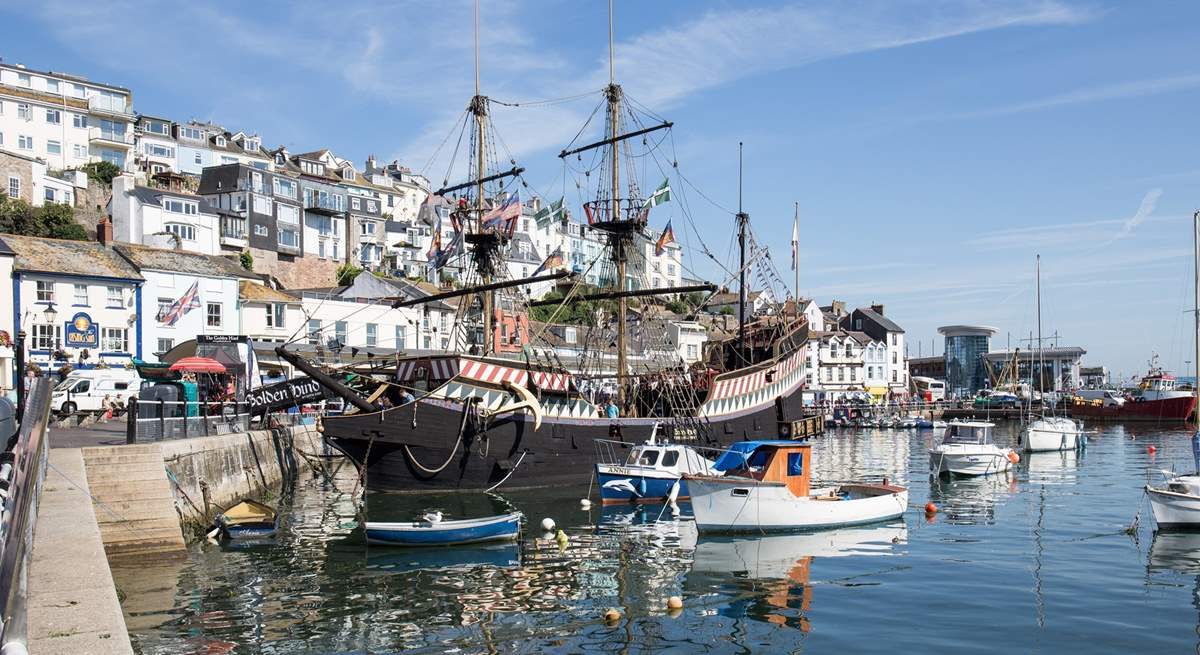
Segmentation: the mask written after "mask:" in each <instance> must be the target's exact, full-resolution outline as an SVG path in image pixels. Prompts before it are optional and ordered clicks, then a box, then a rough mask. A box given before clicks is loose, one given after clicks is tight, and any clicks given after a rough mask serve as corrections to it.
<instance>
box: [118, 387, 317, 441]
mask: <svg viewBox="0 0 1200 655" xmlns="http://www.w3.org/2000/svg"><path fill="white" fill-rule="evenodd" d="M315 422H316V413H314V412H294V413H288V412H277V413H271V414H267V415H266V416H261V415H254V416H251V414H250V405H249V404H248V403H244V402H239V403H228V402H226V403H219V402H210V403H205V402H199V401H194V400H193V401H168V400H138V399H136V398H133V399H131V400H130V401H129V411H128V413H127V414H126V424H125V443H130V444H134V443H150V442H155V441H169V440H173V439H190V438H192V437H208V436H215V435H222V434H233V433H238V432H248V431H250V430H258V429H267V428H274V427H290V426H293V425H311V424H313V423H315Z"/></svg>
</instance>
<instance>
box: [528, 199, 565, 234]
mask: <svg viewBox="0 0 1200 655" xmlns="http://www.w3.org/2000/svg"><path fill="white" fill-rule="evenodd" d="M563 200H565V198H559V199H558V200H555V201H554V202H552V203H550V204H549V205H543V206H542V208H541V209H539V210H538V211H537V213H536V214H534V215H533V220H535V221H537V226H538V227H546V226H548V225H550V223H552V222H554V221H556V220H561V219H562V217H563Z"/></svg>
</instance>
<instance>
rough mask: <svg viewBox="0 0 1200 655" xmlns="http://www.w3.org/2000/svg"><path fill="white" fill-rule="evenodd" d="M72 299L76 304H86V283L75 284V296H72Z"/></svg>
mask: <svg viewBox="0 0 1200 655" xmlns="http://www.w3.org/2000/svg"><path fill="white" fill-rule="evenodd" d="M73 300H74V302H75V304H76V305H85V306H86V305H87V304H88V292H87V285H86V284H76V285H75V297H74V298H73Z"/></svg>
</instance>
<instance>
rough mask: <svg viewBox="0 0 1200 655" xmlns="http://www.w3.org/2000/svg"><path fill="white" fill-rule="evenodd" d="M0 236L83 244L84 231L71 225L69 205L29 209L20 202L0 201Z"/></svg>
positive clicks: (56, 204) (77, 224) (72, 221)
mask: <svg viewBox="0 0 1200 655" xmlns="http://www.w3.org/2000/svg"><path fill="white" fill-rule="evenodd" d="M0 232H8V233H11V234H20V235H23V236H29V237H50V238H52V239H70V240H72V241H86V240H87V230H85V229H83V226H82V225H80V224H79V223H76V222H75V210H74V209H72V208H71V206H70V205H63V204H58V203H53V202H50V203H46V204H45V205H42V206H41V207H30V206H29V205H28V204H27V203H26V202H25V201H23V200H15V199H12V198H4V197H0Z"/></svg>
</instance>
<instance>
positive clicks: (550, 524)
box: [542, 516, 554, 532]
mask: <svg viewBox="0 0 1200 655" xmlns="http://www.w3.org/2000/svg"><path fill="white" fill-rule="evenodd" d="M542 529H543V530H545V531H546V532H554V519H552V518H550V517H548V516H547V517H546V518H544V519H542Z"/></svg>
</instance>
